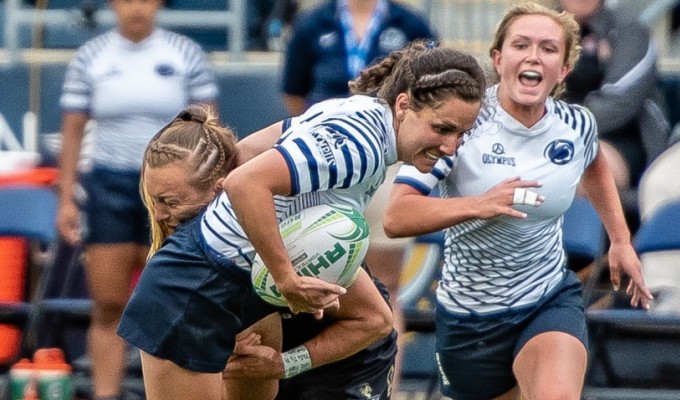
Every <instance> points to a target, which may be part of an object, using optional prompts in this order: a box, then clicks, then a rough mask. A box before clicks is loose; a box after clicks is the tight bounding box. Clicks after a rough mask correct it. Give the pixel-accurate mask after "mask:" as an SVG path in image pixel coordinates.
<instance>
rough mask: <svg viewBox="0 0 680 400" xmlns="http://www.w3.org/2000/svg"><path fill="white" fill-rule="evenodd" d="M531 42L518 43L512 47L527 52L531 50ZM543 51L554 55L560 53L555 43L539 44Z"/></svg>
mask: <svg viewBox="0 0 680 400" xmlns="http://www.w3.org/2000/svg"><path fill="white" fill-rule="evenodd" d="M529 45H530V44H529V42H516V43H513V44H512V47H513V48H514V49H516V50H526V49H528V48H529ZM539 47H540V48H541V50H542V51H543V52H545V53H549V54H553V53H559V51H560V49H559V47H558V46H556V45H555V44H553V43H541V44H539Z"/></svg>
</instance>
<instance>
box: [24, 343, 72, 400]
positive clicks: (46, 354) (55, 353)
mask: <svg viewBox="0 0 680 400" xmlns="http://www.w3.org/2000/svg"><path fill="white" fill-rule="evenodd" d="M33 365H34V366H35V372H36V380H37V387H38V397H39V399H40V400H73V398H74V396H75V393H74V389H73V377H72V375H71V366H70V365H69V364H68V363H66V360H65V358H64V352H63V351H61V349H57V348H51V349H39V350H37V351H36V352H35V354H34V355H33Z"/></svg>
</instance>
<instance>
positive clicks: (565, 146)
mask: <svg viewBox="0 0 680 400" xmlns="http://www.w3.org/2000/svg"><path fill="white" fill-rule="evenodd" d="M543 156H544V157H546V158H547V159H548V160H550V162H552V163H553V164H557V165H564V164H566V163H568V162H569V161H571V160H572V159H573V158H574V143H573V142H572V141H570V140H564V139H557V140H553V141H552V142H550V144H548V145H547V146H546V147H545V150H544V151H543Z"/></svg>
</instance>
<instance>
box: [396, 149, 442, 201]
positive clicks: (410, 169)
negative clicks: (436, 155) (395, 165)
mask: <svg viewBox="0 0 680 400" xmlns="http://www.w3.org/2000/svg"><path fill="white" fill-rule="evenodd" d="M452 165H453V160H452V159H451V157H443V158H441V159H440V160H439V161H438V162H437V164H435V166H434V168H433V169H432V171H431V172H429V173H426V174H424V173H422V172H420V171H418V169H417V168H416V167H414V166H413V165H409V164H404V165H402V166H401V168H399V172H398V173H397V177H396V178H395V179H394V183H401V184H404V185H409V186H411V187H412V188H414V189H415V190H417V191H419V192H420V193H422V194H423V195H425V196H428V195H429V194H430V192H432V190H433V189H434V188H435V186H436V185H437V184H438V183H439V182H440V181H442V180H443V179H444V178H446V176H448V174H449V173H450V172H451V166H452Z"/></svg>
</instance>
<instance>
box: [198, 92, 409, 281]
mask: <svg viewBox="0 0 680 400" xmlns="http://www.w3.org/2000/svg"><path fill="white" fill-rule="evenodd" d="M283 129H284V132H283V135H282V136H281V138H280V139H279V141H278V143H277V144H276V146H275V147H274V148H275V149H276V150H278V151H279V152H280V153H281V155H282V156H283V157H284V159H285V161H286V163H287V165H288V169H289V170H290V179H291V183H292V185H291V186H292V192H291V195H290V196H275V197H274V205H275V209H276V216H277V219H278V220H279V221H281V220H283V219H285V218H286V217H288V216H291V215H293V214H295V213H297V212H299V211H300V210H302V209H305V208H308V207H312V206H316V205H320V204H344V205H348V206H352V207H354V208H355V209H357V210H359V211H360V212H363V210H364V209H365V208H366V205H367V204H368V202H369V200H370V199H371V197H372V196H373V194H374V193H375V191H376V190H377V189H378V187H379V186H380V185H381V184H382V182H383V181H384V180H385V172H386V169H387V166H388V165H391V164H394V163H395V162H396V161H397V150H396V139H395V133H394V128H393V117H392V112H391V111H390V108H389V107H388V106H387V104H386V103H385V102H383V101H381V100H378V99H375V98H372V97H367V96H352V97H350V98H347V99H332V100H327V101H324V102H321V103H318V104H316V105H314V106H312V107H310V108H309V110H307V111H306V112H305V113H304V114H302V115H301V116H299V117H294V118H290V119H288V120H286V121H284V128H283ZM201 231H202V234H203V237H204V239H205V240H206V243H207V244H208V245H209V246H211V247H212V248H213V249H215V250H217V251H218V252H220V253H222V254H223V255H225V256H226V257H228V258H230V259H232V260H233V261H234V262H235V263H236V264H237V265H239V266H240V267H242V268H250V266H251V264H252V258H253V256H254V249H253V246H252V245H251V243H250V242H249V241H248V238H247V237H246V235H245V233H244V232H243V229H242V228H241V226H240V224H239V223H238V221H237V219H236V216H235V214H234V211H233V209H232V206H231V203H230V201H229V198H228V196H227V195H226V194H225V193H222V194H221V195H220V196H218V198H217V199H216V200H215V201H213V202H212V203H211V204H210V205H209V206H208V208H207V210H206V212H205V214H204V216H203V220H202V224H201Z"/></svg>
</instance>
